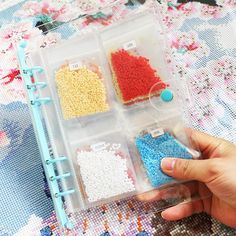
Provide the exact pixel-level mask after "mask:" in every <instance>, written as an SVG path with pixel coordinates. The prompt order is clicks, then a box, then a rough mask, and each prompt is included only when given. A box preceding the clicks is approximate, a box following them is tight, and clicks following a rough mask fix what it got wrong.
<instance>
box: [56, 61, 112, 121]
mask: <svg viewBox="0 0 236 236" xmlns="http://www.w3.org/2000/svg"><path fill="white" fill-rule="evenodd" d="M91 68H93V69H89V68H87V67H86V66H83V67H81V68H79V69H78V70H70V68H69V66H63V67H61V68H60V69H59V70H58V71H57V72H56V74H55V80H56V85H57V90H58V95H59V98H60V104H61V108H62V112H63V117H64V119H66V120H68V119H71V118H76V117H80V116H85V115H90V114H94V113H98V112H105V111H107V110H109V105H108V103H107V98H106V90H105V86H104V83H103V78H102V77H101V72H100V69H99V68H98V67H97V66H95V65H93V67H91ZM94 68H95V69H96V70H94Z"/></svg>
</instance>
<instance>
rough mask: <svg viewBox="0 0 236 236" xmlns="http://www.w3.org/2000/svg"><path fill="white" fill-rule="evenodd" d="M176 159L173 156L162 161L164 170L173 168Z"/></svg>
mask: <svg viewBox="0 0 236 236" xmlns="http://www.w3.org/2000/svg"><path fill="white" fill-rule="evenodd" d="M175 162H176V160H175V159H173V158H164V159H162V161H161V168H162V169H163V170H173V169H174V166H175Z"/></svg>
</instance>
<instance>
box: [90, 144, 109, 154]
mask: <svg viewBox="0 0 236 236" xmlns="http://www.w3.org/2000/svg"><path fill="white" fill-rule="evenodd" d="M90 147H91V149H92V150H93V151H94V152H98V151H102V150H105V149H106V148H107V145H106V143H105V142H100V143H96V144H93V145H91V146H90Z"/></svg>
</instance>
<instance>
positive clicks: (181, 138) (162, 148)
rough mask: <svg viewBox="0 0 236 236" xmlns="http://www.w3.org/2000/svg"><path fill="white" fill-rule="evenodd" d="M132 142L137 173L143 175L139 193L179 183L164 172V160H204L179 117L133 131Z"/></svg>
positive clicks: (140, 178) (140, 179) (140, 176)
mask: <svg viewBox="0 0 236 236" xmlns="http://www.w3.org/2000/svg"><path fill="white" fill-rule="evenodd" d="M131 140H132V144H131V149H132V155H133V156H134V157H133V159H135V161H136V164H135V169H136V172H137V173H139V174H137V175H139V181H140V183H139V186H140V190H139V192H145V191H148V190H151V189H154V188H160V187H162V186H165V185H168V184H172V183H175V182H177V181H176V180H175V179H173V178H172V177H169V176H167V175H166V174H164V173H163V172H162V170H161V166H160V165H161V160H162V159H163V158H166V157H173V158H184V159H198V158H200V153H199V152H198V151H196V149H197V147H193V144H192V143H191V142H190V140H189V139H188V137H187V135H186V130H185V129H184V126H183V124H182V121H181V118H180V117H179V116H175V117H173V118H170V119H164V120H160V121H158V122H156V123H154V124H150V125H147V126H145V127H142V128H140V129H138V130H137V129H136V130H133V138H132V139H131Z"/></svg>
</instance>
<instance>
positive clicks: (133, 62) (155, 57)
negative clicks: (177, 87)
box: [101, 14, 169, 105]
mask: <svg viewBox="0 0 236 236" xmlns="http://www.w3.org/2000/svg"><path fill="white" fill-rule="evenodd" d="M101 36H102V41H103V45H104V47H105V51H106V55H107V58H108V60H109V63H110V68H111V71H112V78H113V79H112V80H113V85H114V88H115V91H116V95H117V98H118V100H119V101H120V102H121V103H122V104H124V105H132V104H135V103H137V102H140V101H143V100H146V99H148V96H149V92H150V89H151V88H152V87H153V85H154V84H157V83H159V88H158V87H157V86H156V87H155V90H153V91H152V92H153V95H159V90H160V89H161V88H165V87H166V83H165V80H167V79H169V74H168V69H167V66H166V63H165V59H164V51H163V48H164V46H163V45H164V42H163V36H162V35H161V31H160V29H159V28H158V24H156V21H155V18H154V17H153V16H152V15H151V14H140V15H138V16H135V18H130V19H129V20H128V21H124V22H122V23H120V24H117V25H115V26H113V27H112V28H109V29H107V30H105V31H104V32H102V35H101Z"/></svg>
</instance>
